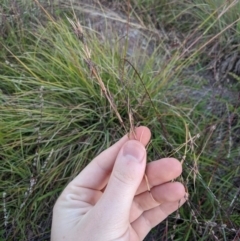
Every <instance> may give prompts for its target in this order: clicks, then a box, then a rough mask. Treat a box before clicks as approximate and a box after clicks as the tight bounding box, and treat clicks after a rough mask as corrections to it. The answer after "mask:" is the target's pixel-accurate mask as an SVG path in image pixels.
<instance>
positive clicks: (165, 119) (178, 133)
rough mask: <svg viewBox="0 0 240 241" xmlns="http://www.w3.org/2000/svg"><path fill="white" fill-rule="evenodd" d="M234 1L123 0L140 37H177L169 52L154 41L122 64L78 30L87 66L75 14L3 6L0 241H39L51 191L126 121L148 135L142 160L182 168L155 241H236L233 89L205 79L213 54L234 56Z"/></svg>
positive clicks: (113, 50) (114, 47)
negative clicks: (184, 193) (176, 205)
mask: <svg viewBox="0 0 240 241" xmlns="http://www.w3.org/2000/svg"><path fill="white" fill-rule="evenodd" d="M46 2H47V1H46ZM234 2H236V4H235V5H234V6H232V7H228V6H230V5H231V3H228V4H225V1H218V0H211V1H207V0H205V1H204V0H196V1H182V3H178V2H177V1H173V2H171V4H170V3H169V2H168V1H161V3H159V2H158V1H157V0H152V1H143V0H135V1H131V11H130V12H131V13H132V14H133V15H135V16H138V18H140V19H141V20H142V22H143V23H145V25H146V26H147V25H148V24H151V28H152V29H153V28H155V29H157V28H159V25H160V23H161V25H162V27H164V28H166V31H170V29H171V31H172V30H173V29H174V31H180V32H181V34H182V35H186V36H187V37H186V38H183V39H181V37H180V39H179V40H180V42H181V40H182V42H181V43H179V44H178V45H176V47H174V48H173V49H170V52H169V43H166V41H162V40H159V45H158V47H157V48H156V49H155V51H154V52H153V54H151V55H150V56H149V55H147V53H142V52H140V51H139V52H137V51H136V53H135V54H134V56H131V57H129V58H128V61H124V58H125V57H126V56H124V54H122V52H120V51H119V44H118V42H116V43H115V44H110V43H109V42H108V41H101V39H100V37H99V34H98V33H96V32H95V31H92V30H89V29H85V40H86V42H87V45H88V47H89V48H90V49H91V62H89V61H88V60H87V58H86V52H84V45H83V43H82V42H81V41H79V39H78V38H77V37H76V36H75V34H74V31H73V29H72V26H71V24H70V23H69V22H68V20H67V18H66V16H69V18H71V19H72V20H73V21H75V20H74V16H73V15H72V9H74V5H73V6H70V5H69V8H68V9H63V8H59V6H58V7H57V6H56V7H55V8H54V9H55V10H54V11H53V10H52V5H51V6H48V4H47V3H46V4H45V5H44V8H45V9H46V10H47V11H48V13H49V15H47V14H46V12H44V11H42V10H41V8H40V7H39V5H37V4H35V3H32V2H31V1H26V2H25V3H23V1H7V0H6V1H3V0H2V2H1V4H2V6H1V8H0V14H1V15H0V16H1V17H0V20H1V19H2V20H1V25H2V28H1V30H0V160H1V165H0V180H1V181H0V182H1V183H0V194H1V217H4V219H2V222H1V230H0V240H48V239H49V233H50V225H51V210H52V207H53V204H54V202H55V200H56V198H57V197H58V195H59V194H60V193H61V190H62V189H63V188H64V187H65V185H66V184H67V183H68V182H69V181H70V180H72V179H73V178H74V177H75V176H76V175H77V174H78V173H79V172H80V171H81V170H82V168H84V166H86V164H87V163H88V162H89V161H91V160H92V158H93V157H94V156H96V155H97V154H98V153H100V152H101V151H102V150H104V149H106V148H107V147H109V146H110V145H111V144H113V143H114V142H115V141H117V140H118V139H119V138H120V137H121V136H122V135H124V134H126V131H129V130H130V126H131V123H130V118H129V115H130V114H131V116H132V117H133V120H134V125H146V126H148V127H149V128H150V129H151V131H152V141H151V143H150V145H149V146H148V154H149V158H148V159H149V161H152V160H155V159H158V158H161V157H166V156H173V157H176V158H178V159H179V160H181V161H182V162H183V170H184V173H183V175H182V177H181V178H179V180H180V181H182V182H183V183H184V184H185V186H186V189H187V190H188V192H189V193H190V197H189V201H188V203H187V204H186V205H185V206H184V207H183V208H181V209H180V210H179V212H178V213H177V214H174V215H172V216H171V217H169V218H168V219H167V220H166V222H163V223H162V224H161V225H160V226H159V227H157V228H156V229H154V230H153V231H152V233H151V235H152V237H154V240H162V237H161V236H160V235H167V236H166V238H165V240H175V241H177V240H179V241H180V240H181V241H182V240H189V241H190V240H197V241H199V240H209V241H210V240H234V238H235V240H238V238H239V236H240V233H239V232H240V231H239V226H240V204H239V202H238V201H237V199H238V198H239V194H240V193H239V192H240V191H239V186H240V179H239V173H240V170H239V168H240V167H239V161H240V159H239V153H240V149H239V136H240V121H239V113H240V105H239V97H238V92H237V89H239V84H240V82H239V77H238V76H237V75H238V73H234V72H233V73H229V75H230V76H232V79H230V82H228V81H227V79H224V78H222V80H221V81H222V82H224V83H219V82H218V81H217V80H216V79H215V78H214V77H213V76H212V74H211V73H212V72H214V71H212V72H210V70H209V63H211V56H212V55H209V49H212V48H213V46H216V45H217V46H218V48H217V49H218V50H219V52H220V53H219V56H221V58H222V57H224V53H225V51H226V49H227V51H230V52H229V54H230V53H231V49H234V51H236V50H237V49H238V46H237V42H236V41H237V40H238V39H239V37H238V35H239V31H240V28H239V27H240V25H239V22H237V21H236V20H237V19H238V18H239V10H238V9H239V8H240V5H239V3H238V1H232V5H233V4H234ZM13 3H15V5H14V4H13ZM20 3H21V4H20ZM123 9H124V7H123ZM20 13H21V14H20ZM23 13H25V14H23ZM76 13H77V11H76ZM146 13H149V15H148V14H146ZM189 19H191V21H189ZM194 41H195V42H194ZM193 43H194V44H193ZM195 43H196V44H195ZM126 45H127V42H126ZM170 46H171V44H170ZM226 46H227V47H226ZM125 47H126V46H125ZM126 48H127V47H126ZM167 50H168V54H166V51H167ZM123 52H125V51H123ZM166 56H167V57H166ZM221 58H219V59H218V61H220V60H221ZM143 59H144V61H143ZM93 66H95V67H96V69H97V71H98V74H99V76H100V77H101V80H102V81H103V83H104V86H105V87H106V88H107V90H108V92H109V94H110V95H111V100H112V101H113V103H114V105H115V106H116V108H117V111H118V113H119V114H120V116H121V118H122V120H123V125H122V124H121V123H120V122H119V118H118V117H117V115H116V111H114V108H112V106H111V105H110V103H109V101H108V100H107V99H106V98H105V95H104V92H103V91H102V88H101V86H100V83H99V81H97V78H96V77H95V76H94V75H93V73H92V71H91V69H92V67H93ZM229 70H232V69H231V68H229ZM221 81H220V82H221ZM220 87H221V88H220ZM93 178H94V177H93ZM173 236H174V238H173Z"/></svg>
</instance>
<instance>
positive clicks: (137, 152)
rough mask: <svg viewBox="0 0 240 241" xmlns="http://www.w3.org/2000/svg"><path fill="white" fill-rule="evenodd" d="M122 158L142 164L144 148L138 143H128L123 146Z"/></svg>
mask: <svg viewBox="0 0 240 241" xmlns="http://www.w3.org/2000/svg"><path fill="white" fill-rule="evenodd" d="M123 156H125V157H126V158H128V159H132V160H133V161H136V162H142V161H143V160H144V156H145V148H144V147H143V146H142V144H141V143H140V142H138V141H128V142H127V143H126V144H125V145H124V146H123Z"/></svg>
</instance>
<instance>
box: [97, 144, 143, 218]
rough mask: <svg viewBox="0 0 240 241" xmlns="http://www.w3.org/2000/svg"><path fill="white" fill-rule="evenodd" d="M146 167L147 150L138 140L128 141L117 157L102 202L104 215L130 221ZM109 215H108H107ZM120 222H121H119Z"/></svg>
mask: <svg viewBox="0 0 240 241" xmlns="http://www.w3.org/2000/svg"><path fill="white" fill-rule="evenodd" d="M145 167H146V149H145V147H144V146H143V145H142V144H141V143H140V142H139V141H136V140H129V141H127V142H126V143H125V144H124V145H123V147H122V148H121V150H120V151H119V154H118V156H117V159H116V162H115V164H114V167H113V171H112V174H111V176H110V179H109V182H108V185H107V187H106V190H105V191H104V194H103V196H102V198H101V200H100V206H101V205H104V210H105V213H104V215H107V216H109V217H108V218H110V219H111V218H113V219H114V222H116V218H120V219H121V221H128V220H129V213H130V208H131V205H132V202H133V198H134V196H135V193H136V191H137V189H138V187H139V185H140V183H141V181H142V178H143V175H144V172H145ZM106 212H107V213H108V214H109V215H108V214H107V213H106ZM119 221H120V220H119Z"/></svg>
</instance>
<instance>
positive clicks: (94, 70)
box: [67, 18, 135, 135]
mask: <svg viewBox="0 0 240 241" xmlns="http://www.w3.org/2000/svg"><path fill="white" fill-rule="evenodd" d="M67 19H68V21H69V23H70V24H71V25H72V27H73V30H74V33H75V35H76V36H77V38H78V39H79V40H80V41H81V42H82V43H83V48H82V50H83V53H84V55H85V56H84V57H85V61H86V63H87V65H88V67H89V70H90V73H91V74H92V75H93V76H94V77H95V78H96V79H97V81H98V84H99V85H100V88H101V92H102V93H103V94H104V96H105V97H106V99H107V100H108V102H109V104H110V106H111V108H112V109H113V111H114V112H115V114H116V116H117V118H118V120H119V122H120V124H121V126H122V127H123V128H124V130H125V132H127V128H126V126H125V125H124V122H123V120H122V117H121V115H120V114H119V112H118V110H117V106H116V105H115V103H114V101H113V97H112V96H111V93H110V92H109V91H108V89H107V88H106V87H105V85H104V82H103V80H102V78H101V76H100V75H99V73H98V70H97V68H96V67H95V65H94V64H93V62H92V60H91V50H90V49H89V47H88V45H87V43H86V41H85V38H84V34H83V28H82V26H81V24H80V22H79V21H78V20H76V21H75V22H74V21H72V20H71V19H69V18H67ZM131 132H132V133H135V131H134V129H133V128H131ZM134 135H135V134H134Z"/></svg>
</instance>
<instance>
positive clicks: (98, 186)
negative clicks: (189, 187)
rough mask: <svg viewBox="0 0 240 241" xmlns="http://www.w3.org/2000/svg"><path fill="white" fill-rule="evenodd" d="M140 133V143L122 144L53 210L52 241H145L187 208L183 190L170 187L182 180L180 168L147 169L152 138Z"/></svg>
mask: <svg viewBox="0 0 240 241" xmlns="http://www.w3.org/2000/svg"><path fill="white" fill-rule="evenodd" d="M135 132H136V136H135V138H136V140H133V139H135V138H133V136H132V137H131V136H130V137H128V136H127V135H126V136H124V137H123V138H121V139H120V140H119V141H118V142H117V143H115V144H114V145H113V146H111V147H109V148H108V149H107V150H105V151H103V152H102V153H101V154H100V155H98V156H97V157H96V158H94V159H93V161H92V162H91V163H90V164H89V165H88V166H87V167H86V168H85V169H84V170H83V171H82V172H81V173H80V174H79V175H78V176H77V177H76V178H75V179H74V180H73V181H72V182H70V183H69V184H68V186H67V187H66V188H65V189H64V191H63V192H62V194H61V195H60V197H59V198H58V200H57V202H56V204H55V206H54V210H53V221H52V231H51V240H52V241H61V240H65V241H70V240H71V241H78V240H79V241H80V240H81V241H113V240H116V241H117V240H119V241H120V240H121V241H125V240H126V241H140V240H143V239H144V237H145V236H146V235H147V233H148V232H149V231H150V230H151V229H152V228H153V227H154V226H156V225H157V224H158V223H160V222H161V221H163V220H164V219H165V218H166V217H167V216H168V215H169V214H171V213H172V212H174V211H176V210H177V209H178V208H179V207H180V206H181V205H182V204H183V203H184V202H185V198H184V196H185V189H184V186H183V185H182V184H181V183H179V182H170V181H171V180H172V179H175V178H176V177H178V176H179V175H180V174H181V172H182V166H181V164H180V162H179V161H178V160H176V159H174V158H163V159H160V160H158V161H154V162H151V163H148V164H147V165H146V150H145V146H146V145H147V143H148V142H149V140H150V137H151V133H150V130H149V129H148V128H147V127H143V126H141V127H138V128H136V130H135ZM145 171H146V175H147V177H148V182H149V185H150V188H151V194H150V193H149V192H148V187H147V183H146V180H145V179H144V173H145ZM151 195H152V196H151Z"/></svg>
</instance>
